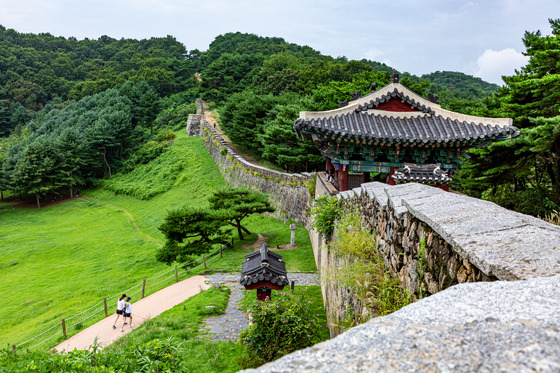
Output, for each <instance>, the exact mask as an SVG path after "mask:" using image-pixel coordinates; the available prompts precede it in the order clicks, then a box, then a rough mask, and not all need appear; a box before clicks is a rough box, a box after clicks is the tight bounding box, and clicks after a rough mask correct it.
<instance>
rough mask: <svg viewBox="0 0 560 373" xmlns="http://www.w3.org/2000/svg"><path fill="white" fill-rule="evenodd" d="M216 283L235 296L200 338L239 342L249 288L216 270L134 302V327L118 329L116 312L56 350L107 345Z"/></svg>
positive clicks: (305, 281)
mask: <svg viewBox="0 0 560 373" xmlns="http://www.w3.org/2000/svg"><path fill="white" fill-rule="evenodd" d="M288 279H290V280H293V281H294V282H295V284H296V285H319V278H318V275H317V274H315V273H301V272H292V273H288ZM209 283H210V284H209ZM212 285H226V286H228V287H229V288H230V289H231V295H230V298H229V301H228V305H227V308H226V313H225V314H223V315H219V316H210V317H208V318H207V319H206V328H207V330H208V334H206V335H202V336H200V337H201V338H208V339H210V340H211V341H236V340H237V339H238V338H239V334H240V333H241V331H242V330H243V329H246V328H247V327H248V326H249V324H248V322H247V316H246V315H245V312H243V311H242V310H241V309H240V308H239V307H238V302H239V301H240V300H241V298H242V297H243V295H244V290H245V288H244V287H243V286H242V285H241V284H239V273H216V274H213V275H208V276H206V277H203V276H194V277H190V278H187V279H185V280H183V281H180V282H178V283H176V284H173V285H171V286H168V287H166V288H165V289H162V290H160V291H158V292H156V293H154V294H152V295H149V296H147V297H146V298H144V299H141V300H139V301H137V302H133V303H132V320H133V325H134V327H133V328H130V327H128V325H125V328H124V332H121V330H120V325H121V322H122V321H121V320H122V319H119V322H118V323H117V329H113V323H114V321H115V318H116V316H115V315H114V314H113V315H111V316H109V317H106V318H105V319H103V320H101V321H99V322H97V323H95V324H93V325H92V326H90V327H89V328H86V329H84V330H82V331H81V332H79V333H78V334H76V335H74V336H72V337H70V338H69V339H67V340H66V341H64V342H62V343H61V344H59V345H58V346H56V347H55V350H56V351H58V352H62V351H72V350H73V349H78V350H86V349H88V348H89V346H91V345H92V344H93V341H94V339H95V338H96V337H97V341H98V342H99V343H101V346H102V347H106V346H108V345H110V344H111V343H113V342H115V341H116V340H117V339H119V338H120V337H122V336H123V335H126V334H128V333H130V332H131V331H132V330H134V329H135V328H136V327H138V326H139V325H141V324H142V323H143V322H144V321H146V320H148V319H150V318H154V317H156V316H158V315H159V314H161V313H162V312H164V311H167V310H168V309H171V308H173V307H174V306H176V305H178V304H180V303H182V302H184V301H185V300H187V299H188V298H190V297H192V296H193V295H196V294H198V293H200V292H201V291H203V290H206V289H208V288H210V287H211V286H212ZM133 301H134V300H133ZM115 302H116V300H115Z"/></svg>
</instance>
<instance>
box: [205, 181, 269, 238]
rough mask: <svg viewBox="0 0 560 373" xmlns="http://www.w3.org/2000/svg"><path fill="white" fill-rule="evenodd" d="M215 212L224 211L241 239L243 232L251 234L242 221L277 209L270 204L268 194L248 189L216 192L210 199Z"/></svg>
mask: <svg viewBox="0 0 560 373" xmlns="http://www.w3.org/2000/svg"><path fill="white" fill-rule="evenodd" d="M208 202H210V205H211V206H212V209H213V210H222V211H224V212H225V213H226V216H228V217H229V224H230V225H232V226H234V227H236V228H237V233H238V234H239V239H241V240H242V239H243V232H245V233H247V234H251V232H249V230H248V229H247V228H245V227H244V226H243V225H241V221H242V220H243V219H245V218H246V217H247V216H249V215H252V214H262V213H264V212H274V211H275V210H276V209H275V208H274V207H272V206H271V204H270V202H268V196H267V195H266V194H261V193H256V192H251V191H249V190H246V189H224V190H219V191H217V192H214V194H213V195H212V196H211V197H210V198H208Z"/></svg>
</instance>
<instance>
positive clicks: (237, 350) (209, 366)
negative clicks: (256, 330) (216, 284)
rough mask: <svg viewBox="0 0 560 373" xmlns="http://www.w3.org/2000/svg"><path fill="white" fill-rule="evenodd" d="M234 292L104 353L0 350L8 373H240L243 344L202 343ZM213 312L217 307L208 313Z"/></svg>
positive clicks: (145, 328)
mask: <svg viewBox="0 0 560 373" xmlns="http://www.w3.org/2000/svg"><path fill="white" fill-rule="evenodd" d="M228 295H229V289H227V288H221V289H209V290H207V291H204V292H202V293H200V294H198V295H195V296H194V297H191V298H189V299H187V300H186V301H185V302H183V303H181V304H179V305H177V306H175V307H173V308H172V309H170V310H168V311H166V312H164V313H162V314H161V315H159V316H158V317H156V318H154V319H150V320H148V321H146V322H145V323H144V324H142V325H141V326H139V327H138V328H136V329H135V331H134V333H130V334H128V335H126V336H125V337H123V338H121V339H119V340H118V341H117V342H115V343H113V344H112V345H111V346H109V347H107V348H105V349H103V350H100V349H99V345H98V344H96V342H94V344H93V345H92V346H91V347H90V349H89V350H74V351H71V352H68V353H64V354H52V353H48V352H38V351H34V352H27V351H26V352H21V351H16V352H15V353H14V352H13V351H11V349H9V348H6V349H3V350H0V365H1V366H2V368H1V369H2V371H18V372H55V371H56V372H68V371H72V372H121V371H125V372H135V371H139V372H193V371H196V372H217V371H219V372H234V371H237V370H239V369H240V367H239V365H238V364H237V363H236V360H237V359H238V358H242V357H243V356H244V354H245V352H244V350H245V349H244V347H243V346H241V345H239V344H233V343H224V342H209V341H205V340H199V339H196V336H197V335H200V334H202V332H201V331H200V330H199V327H200V326H201V325H202V322H203V320H204V318H205V317H207V316H209V315H219V314H223V313H224V311H225V308H226V305H227V301H228ZM207 306H213V307H212V308H210V309H208V308H206V307H207Z"/></svg>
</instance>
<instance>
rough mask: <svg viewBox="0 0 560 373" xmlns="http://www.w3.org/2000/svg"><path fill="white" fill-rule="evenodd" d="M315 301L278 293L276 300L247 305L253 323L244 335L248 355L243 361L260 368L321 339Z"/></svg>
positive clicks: (242, 362) (321, 326) (244, 365)
mask: <svg viewBox="0 0 560 373" xmlns="http://www.w3.org/2000/svg"><path fill="white" fill-rule="evenodd" d="M311 303H312V302H310V301H306V300H304V299H303V297H302V296H301V295H293V294H291V293H284V292H281V293H277V296H276V297H275V300H274V301H272V300H268V301H264V302H259V301H257V302H255V303H253V304H252V305H249V306H248V309H249V312H250V313H251V315H252V317H253V325H251V326H250V327H249V328H248V329H246V330H245V331H244V332H243V333H242V334H241V337H240V338H241V341H242V342H243V343H245V344H247V353H248V357H245V358H244V360H243V361H240V364H241V365H242V366H243V367H244V368H250V367H257V366H260V365H262V364H264V363H266V362H268V361H272V360H275V359H277V358H279V357H281V356H284V355H286V354H289V353H291V352H293V351H296V350H299V349H302V348H305V347H309V346H312V345H314V344H315V343H318V342H320V341H321V337H320V334H321V333H320V328H324V327H326V326H325V325H319V322H318V320H317V316H318V315H316V314H313V313H312V312H311V311H310V310H309V306H310V304H311Z"/></svg>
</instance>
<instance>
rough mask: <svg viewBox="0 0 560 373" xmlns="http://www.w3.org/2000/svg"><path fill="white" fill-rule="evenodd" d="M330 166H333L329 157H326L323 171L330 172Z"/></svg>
mask: <svg viewBox="0 0 560 373" xmlns="http://www.w3.org/2000/svg"><path fill="white" fill-rule="evenodd" d="M332 168H333V164H332V162H331V159H330V158H329V157H327V159H326V160H325V171H327V173H330V171H331V170H332Z"/></svg>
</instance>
